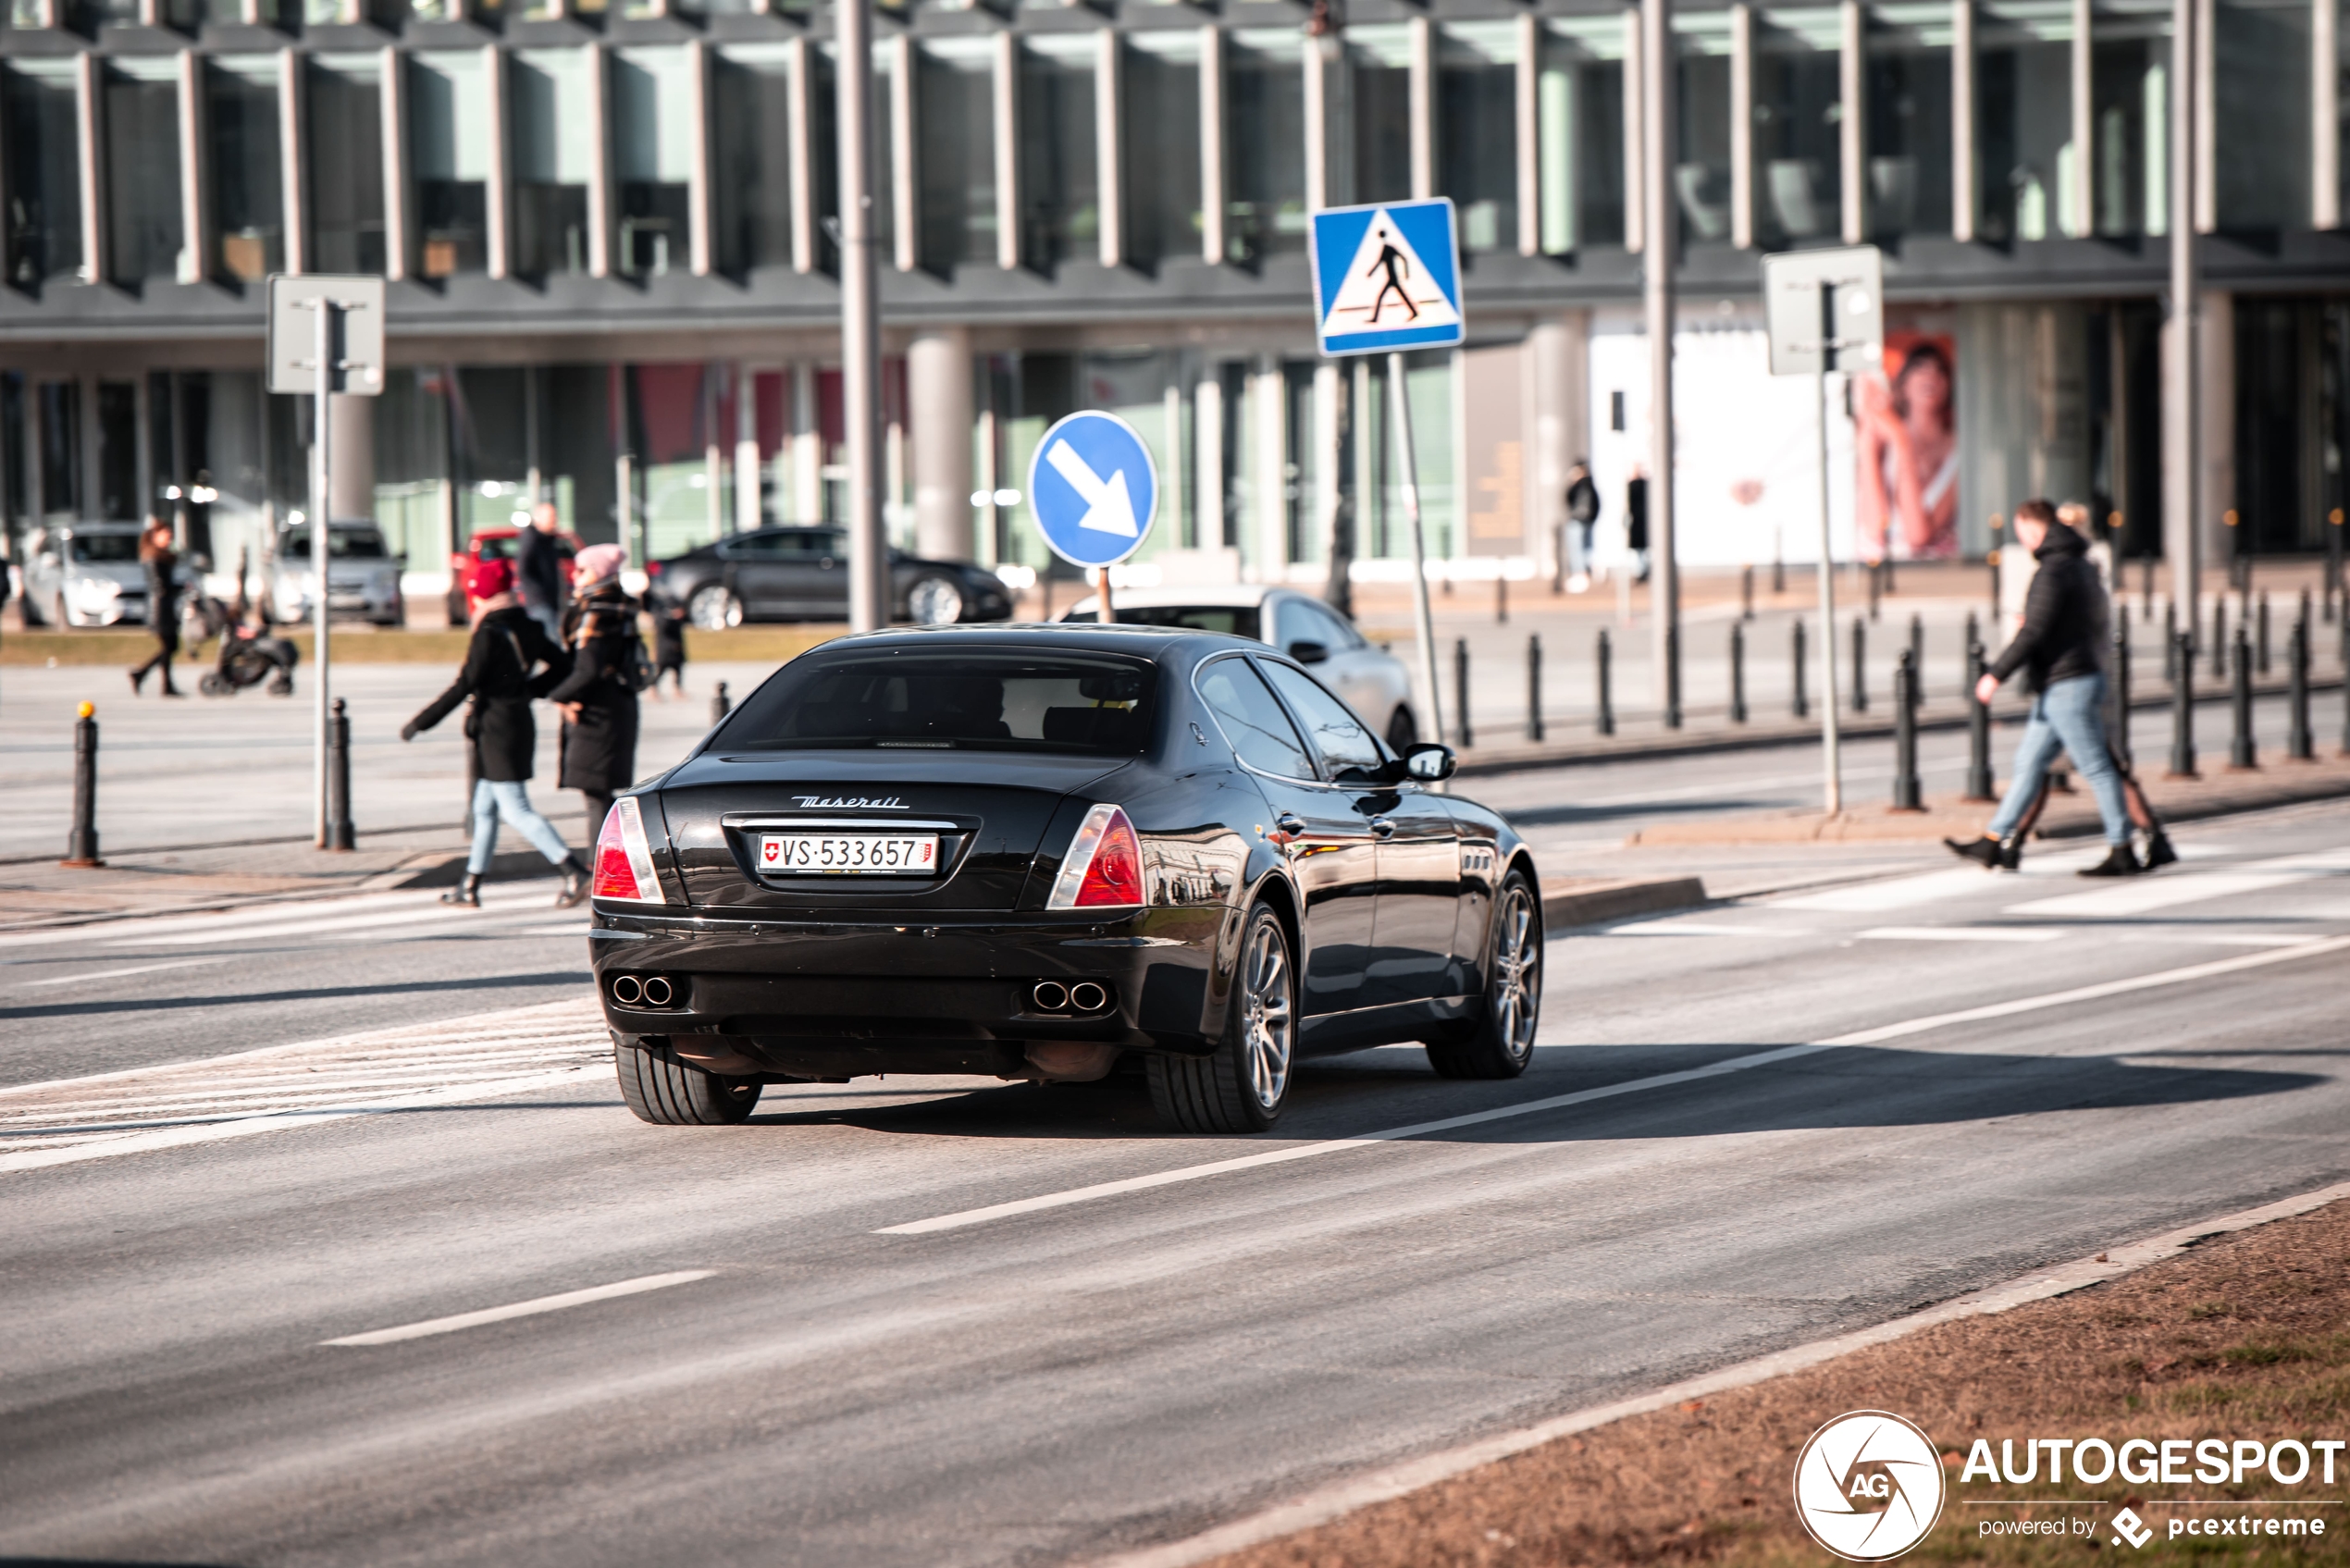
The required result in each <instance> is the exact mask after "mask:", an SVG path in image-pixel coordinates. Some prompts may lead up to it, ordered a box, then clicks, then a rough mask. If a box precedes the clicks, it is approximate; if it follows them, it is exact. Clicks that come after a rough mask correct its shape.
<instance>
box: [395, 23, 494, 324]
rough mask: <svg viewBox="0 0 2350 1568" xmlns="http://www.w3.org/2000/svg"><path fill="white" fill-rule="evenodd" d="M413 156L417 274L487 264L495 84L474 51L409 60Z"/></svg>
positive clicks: (437, 274)
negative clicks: (491, 84)
mask: <svg viewBox="0 0 2350 1568" xmlns="http://www.w3.org/2000/svg"><path fill="white" fill-rule="evenodd" d="M408 69H409V74H408V87H409V94H408V158H409V165H410V167H411V168H412V170H413V171H414V173H413V175H412V178H413V179H414V180H415V186H416V234H417V243H416V257H415V260H416V270H417V272H418V273H419V274H420V275H422V276H423V277H426V278H450V277H453V276H455V275H456V274H458V273H461V272H479V271H481V270H482V269H483V268H484V267H485V266H487V265H489V260H488V258H489V251H488V232H489V222H488V219H489V165H490V161H491V159H493V158H494V157H496V155H497V138H496V137H495V136H493V135H492V134H491V133H490V127H489V80H488V78H487V75H486V73H485V72H484V70H483V68H482V57H481V55H480V53H479V52H478V51H476V50H466V51H464V52H461V53H460V52H451V53H448V54H429V55H426V54H419V55H412V56H409V68H408Z"/></svg>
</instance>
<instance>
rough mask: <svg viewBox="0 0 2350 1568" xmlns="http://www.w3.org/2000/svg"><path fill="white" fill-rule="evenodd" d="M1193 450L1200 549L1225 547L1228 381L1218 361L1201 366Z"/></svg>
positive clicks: (1195, 400)
mask: <svg viewBox="0 0 2350 1568" xmlns="http://www.w3.org/2000/svg"><path fill="white" fill-rule="evenodd" d="M1192 451H1193V454H1194V459H1195V461H1196V462H1197V463H1198V478H1197V480H1196V482H1195V483H1194V487H1193V490H1192V494H1193V496H1194V498H1195V499H1194V502H1193V504H1194V507H1195V508H1196V509H1197V512H1198V517H1199V528H1198V538H1199V548H1200V549H1223V548H1224V546H1225V545H1226V544H1227V543H1228V542H1229V540H1228V539H1227V537H1226V530H1225V526H1224V382H1223V379H1222V376H1221V372H1220V369H1219V367H1218V365H1217V364H1216V362H1215V361H1214V360H1209V361H1208V362H1207V363H1206V364H1204V365H1202V366H1201V367H1200V377H1199V384H1198V386H1197V388H1196V389H1194V392H1193V395H1192Z"/></svg>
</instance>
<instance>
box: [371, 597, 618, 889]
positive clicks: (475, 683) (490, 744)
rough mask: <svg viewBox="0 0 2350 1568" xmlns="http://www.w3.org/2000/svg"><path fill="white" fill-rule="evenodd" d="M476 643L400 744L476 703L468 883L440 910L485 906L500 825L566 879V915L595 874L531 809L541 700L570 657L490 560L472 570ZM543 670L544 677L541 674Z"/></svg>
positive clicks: (470, 718) (405, 729)
mask: <svg viewBox="0 0 2350 1568" xmlns="http://www.w3.org/2000/svg"><path fill="white" fill-rule="evenodd" d="M473 592H474V597H475V598H476V599H478V600H480V608H479V609H477V610H476V611H475V612H474V636H473V642H472V643H471V645H470V646H468V647H467V648H466V649H465V667H464V669H463V670H461V671H459V672H458V674H457V678H456V679H455V680H454V681H452V682H451V683H450V685H449V689H448V690H447V691H444V692H442V693H441V694H440V695H439V697H437V698H433V700H432V701H431V703H430V704H429V705H427V707H426V709H425V710H424V711H423V712H421V713H419V714H417V715H416V716H415V717H414V718H413V719H411V720H409V721H408V722H407V723H406V724H404V725H402V727H401V731H400V738H401V739H402V740H414V739H415V738H416V735H417V733H418V732H419V731H422V730H428V729H430V728H432V727H433V726H434V725H435V724H438V723H439V722H440V721H441V720H443V719H445V718H447V717H448V716H449V715H450V713H451V712H452V711H453V710H455V709H456V706H457V704H458V703H460V702H464V701H466V700H467V699H468V698H470V699H471V706H470V707H469V708H468V710H466V714H465V735H466V738H467V739H468V740H469V741H470V742H471V744H472V746H473V747H474V756H475V760H476V765H477V768H478V773H479V776H478V778H477V780H476V783H475V784H474V844H473V854H472V855H471V856H470V857H468V858H467V859H466V861H465V876H464V881H463V882H461V883H458V884H457V885H456V886H455V887H452V888H451V889H450V890H449V891H448V892H447V893H444V894H442V895H440V901H441V902H442V903H443V904H463V905H466V906H469V907H473V908H476V909H477V908H479V907H481V878H482V873H483V872H485V871H487V870H489V862H490V858H491V857H492V856H493V855H495V854H496V853H497V851H498V822H499V819H501V817H502V818H503V819H504V820H505V821H509V822H512V823H513V825H514V826H515V828H517V829H518V830H520V832H521V833H522V835H523V836H524V837H525V838H526V839H528V840H529V841H530V843H531V846H532V847H534V848H536V849H537V850H538V853H540V854H541V855H544V856H545V857H547V861H548V863H549V864H550V865H551V866H553V867H555V868H556V869H557V870H560V871H562V872H563V891H562V892H561V893H560V894H557V895H555V907H557V908H559V909H568V908H572V907H575V906H576V905H577V904H578V903H579V902H580V901H581V900H582V899H584V898H586V897H587V886H588V879H587V867H586V866H584V865H582V864H581V863H580V861H579V858H578V857H577V856H576V855H574V854H573V853H572V852H571V846H569V845H567V844H565V843H564V842H563V834H561V833H557V832H556V831H555V826H554V824H553V823H552V822H550V821H547V819H546V818H544V817H542V816H540V815H539V814H538V812H537V811H534V810H533V809H531V806H530V794H529V791H528V790H527V789H526V788H525V784H526V781H527V780H528V779H529V778H530V775H531V764H532V762H533V760H534V759H535V754H536V753H537V751H538V726H537V725H536V724H534V723H533V722H531V717H530V703H531V699H532V698H538V697H544V696H546V695H547V694H548V693H549V692H550V691H551V690H553V689H554V687H555V686H556V685H557V684H558V683H560V682H561V681H562V680H563V677H564V676H566V675H568V674H570V673H571V655H570V654H568V653H566V652H564V651H563V645H562V644H560V643H558V642H556V641H555V640H554V639H553V638H552V637H550V636H548V635H547V634H546V633H545V632H544V631H542V630H540V629H539V625H538V622H536V621H534V620H532V619H531V618H530V616H529V614H528V613H527V612H526V611H524V610H523V608H522V607H521V606H520V605H519V604H517V603H516V602H515V601H514V594H513V569H512V568H511V567H510V566H509V565H508V564H507V563H506V562H502V561H485V562H482V563H481V564H480V565H479V566H476V568H475V569H474V578H473ZM542 665H543V666H544V668H543V669H541V668H540V666H542Z"/></svg>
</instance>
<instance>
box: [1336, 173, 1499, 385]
mask: <svg viewBox="0 0 2350 1568" xmlns="http://www.w3.org/2000/svg"><path fill="white" fill-rule="evenodd" d="M1313 256H1314V319H1315V323H1316V330H1317V334H1318V336H1319V337H1320V339H1321V343H1322V352H1324V353H1326V354H1369V353H1384V352H1389V351H1391V350H1394V349H1429V348H1443V347H1448V346H1450V345H1452V344H1454V343H1457V342H1459V341H1460V340H1462V338H1463V337H1464V336H1465V334H1466V327H1465V326H1464V324H1463V322H1462V320H1461V249H1460V244H1459V242H1458V239H1457V231H1456V229H1455V227H1454V224H1453V204H1452V202H1451V200H1450V199H1449V198H1445V197H1439V198H1437V199H1436V200H1434V201H1431V202H1381V203H1377V204H1372V205H1369V206H1361V207H1330V208H1326V209H1324V210H1323V211H1321V212H1317V213H1316V214H1315V215H1314V252H1313Z"/></svg>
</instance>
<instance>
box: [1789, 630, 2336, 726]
mask: <svg viewBox="0 0 2350 1568" xmlns="http://www.w3.org/2000/svg"><path fill="white" fill-rule="evenodd" d="M1795 716H1796V717H1797V718H1799V719H1808V718H1810V717H1811V716H1812V703H1811V699H1810V698H1807V697H1805V696H1804V695H1803V623H1802V622H1801V621H1800V620H1799V621H1797V622H1796V623H1795ZM2343 733H2344V735H2350V730H2345V731H2344V732H2343Z"/></svg>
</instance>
